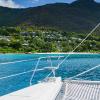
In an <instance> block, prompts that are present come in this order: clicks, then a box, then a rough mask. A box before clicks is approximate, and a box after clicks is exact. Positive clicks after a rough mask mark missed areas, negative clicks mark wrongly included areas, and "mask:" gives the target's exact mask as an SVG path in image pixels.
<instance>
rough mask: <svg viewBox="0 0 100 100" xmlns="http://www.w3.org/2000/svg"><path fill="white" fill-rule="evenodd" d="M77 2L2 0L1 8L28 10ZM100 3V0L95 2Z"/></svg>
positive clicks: (59, 0)
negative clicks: (53, 4) (45, 5)
mask: <svg viewBox="0 0 100 100" xmlns="http://www.w3.org/2000/svg"><path fill="white" fill-rule="evenodd" d="M73 1H75V0H0V6H4V7H10V8H26V7H34V6H40V5H44V4H48V3H56V2H62V3H63V2H64V3H71V2H73ZM95 1H97V2H100V0H95Z"/></svg>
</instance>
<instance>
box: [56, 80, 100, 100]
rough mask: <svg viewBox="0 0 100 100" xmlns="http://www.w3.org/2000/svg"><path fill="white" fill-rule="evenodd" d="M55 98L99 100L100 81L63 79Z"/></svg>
mask: <svg viewBox="0 0 100 100" xmlns="http://www.w3.org/2000/svg"><path fill="white" fill-rule="evenodd" d="M56 100H100V82H92V81H75V80H65V82H64V83H63V86H62V89H61V90H60V92H59V95H58V97H57V99H56Z"/></svg>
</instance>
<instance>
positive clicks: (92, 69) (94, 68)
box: [67, 64, 100, 79]
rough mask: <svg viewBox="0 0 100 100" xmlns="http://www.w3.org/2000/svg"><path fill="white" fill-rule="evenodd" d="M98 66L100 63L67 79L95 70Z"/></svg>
mask: <svg viewBox="0 0 100 100" xmlns="http://www.w3.org/2000/svg"><path fill="white" fill-rule="evenodd" d="M98 67H100V64H99V65H97V66H95V67H93V68H91V69H89V70H86V71H84V72H82V73H80V74H77V75H75V76H73V77H70V78H67V79H73V78H76V77H78V76H81V75H83V74H86V73H88V72H90V71H92V70H94V69H96V68H98Z"/></svg>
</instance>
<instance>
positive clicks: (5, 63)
mask: <svg viewBox="0 0 100 100" xmlns="http://www.w3.org/2000/svg"><path fill="white" fill-rule="evenodd" d="M31 60H35V59H28V60H19V61H13V62H4V63H0V65H7V64H13V63H20V62H27V61H31Z"/></svg>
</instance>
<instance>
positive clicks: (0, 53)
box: [0, 52, 100, 55]
mask: <svg viewBox="0 0 100 100" xmlns="http://www.w3.org/2000/svg"><path fill="white" fill-rule="evenodd" d="M0 54H26V55H27V54H100V53H96V52H95V53H91V52H66V53H65V52H45V53H31V52H29V53H0Z"/></svg>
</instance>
